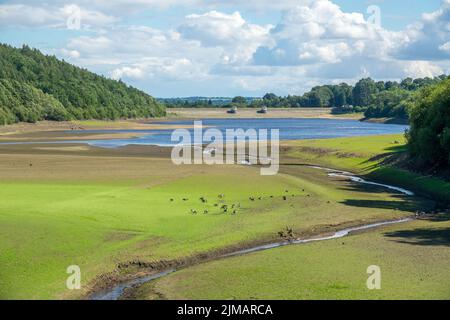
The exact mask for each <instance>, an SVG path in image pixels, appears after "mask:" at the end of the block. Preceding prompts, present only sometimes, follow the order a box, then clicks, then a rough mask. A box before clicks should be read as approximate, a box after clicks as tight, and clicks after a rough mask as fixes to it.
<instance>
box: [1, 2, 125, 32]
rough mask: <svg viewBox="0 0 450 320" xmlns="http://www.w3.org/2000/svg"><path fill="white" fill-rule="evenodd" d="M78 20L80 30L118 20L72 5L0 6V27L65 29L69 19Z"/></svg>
mask: <svg viewBox="0 0 450 320" xmlns="http://www.w3.org/2000/svg"><path fill="white" fill-rule="evenodd" d="M73 18H75V19H78V20H79V22H80V25H79V27H80V28H81V29H91V28H94V27H100V26H105V25H110V24H112V23H114V22H117V21H118V20H119V19H118V18H116V17H113V16H109V15H106V14H104V13H101V12H99V11H93V10H88V9H85V8H83V7H79V6H77V5H73V4H67V5H63V6H60V7H55V6H46V5H44V6H32V5H24V4H1V5H0V26H8V27H13V26H14V27H49V28H67V27H68V26H67V24H68V22H69V23H70V21H69V20H70V19H73Z"/></svg>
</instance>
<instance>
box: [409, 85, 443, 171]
mask: <svg viewBox="0 0 450 320" xmlns="http://www.w3.org/2000/svg"><path fill="white" fill-rule="evenodd" d="M410 122H411V123H410V124H411V128H410V131H409V132H408V145H409V150H410V153H411V156H412V157H413V158H414V159H415V160H416V163H417V164H418V165H419V166H422V167H432V168H433V167H439V166H449V165H450V79H447V80H445V81H443V82H441V83H439V84H437V85H435V86H432V87H428V88H426V89H424V90H422V91H421V92H420V94H419V97H418V98H417V99H416V103H415V104H414V105H413V106H412V108H411V114H410Z"/></svg>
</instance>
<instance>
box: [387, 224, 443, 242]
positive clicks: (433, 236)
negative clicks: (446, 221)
mask: <svg viewBox="0 0 450 320" xmlns="http://www.w3.org/2000/svg"><path fill="white" fill-rule="evenodd" d="M384 235H385V236H386V237H390V238H396V239H395V241H397V242H400V243H407V244H412V245H421V246H450V228H433V229H432V228H417V229H413V230H399V231H394V232H388V233H385V234H384Z"/></svg>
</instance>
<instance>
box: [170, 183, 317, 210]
mask: <svg viewBox="0 0 450 320" xmlns="http://www.w3.org/2000/svg"><path fill="white" fill-rule="evenodd" d="M301 191H302V192H305V189H301ZM289 196H290V197H295V196H296V195H295V194H290V195H289V190H285V194H284V195H282V196H281V199H283V201H287V200H288V197H289ZM306 196H307V197H310V196H311V195H310V194H307V195H306ZM263 198H264V197H263V196H257V197H255V196H250V197H248V199H249V200H250V201H252V202H254V201H257V200H258V201H260V200H263ZM269 198H270V199H273V198H275V196H273V195H271V196H269ZM224 199H225V195H224V194H219V195H218V196H217V202H216V203H214V207H217V208H219V209H220V211H221V212H222V213H225V214H226V213H230V214H231V215H235V214H237V213H238V210H239V209H240V208H241V203H239V202H238V203H232V204H226V203H225V200H224ZM181 200H182V201H183V202H187V201H189V199H188V198H182V199H181ZM174 201H175V199H174V198H170V202H174ZM199 201H200V202H201V203H202V204H207V203H208V199H206V197H204V196H201V197H200V198H199ZM200 212H202V213H203V214H208V213H209V210H207V209H204V210H203V211H202V210H197V209H190V211H189V213H190V214H192V215H196V214H198V213H200Z"/></svg>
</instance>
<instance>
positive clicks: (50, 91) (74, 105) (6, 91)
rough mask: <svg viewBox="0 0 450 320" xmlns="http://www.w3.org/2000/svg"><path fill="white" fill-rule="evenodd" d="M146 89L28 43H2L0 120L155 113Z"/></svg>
mask: <svg viewBox="0 0 450 320" xmlns="http://www.w3.org/2000/svg"><path fill="white" fill-rule="evenodd" d="M164 114H165V107H164V105H163V104H161V103H159V102H157V101H156V100H155V99H154V98H153V97H151V96H150V95H148V94H146V93H144V92H142V91H140V90H138V89H136V88H133V87H131V86H128V85H126V84H125V83H123V82H122V81H120V80H119V81H115V80H112V79H108V78H106V77H104V76H100V75H97V74H95V73H92V72H89V71H88V70H86V69H82V68H79V67H76V66H73V65H71V64H69V63H67V62H65V61H64V60H62V61H61V60H58V59H57V58H56V57H54V56H47V55H44V54H42V53H41V52H40V51H39V50H37V49H31V48H30V47H28V46H23V47H22V48H14V47H11V46H8V45H5V44H0V124H9V123H15V122H19V121H26V122H35V121H38V120H57V121H62V120H72V119H78V120H82V119H110V120H114V119H118V118H137V117H156V116H162V115H164Z"/></svg>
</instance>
